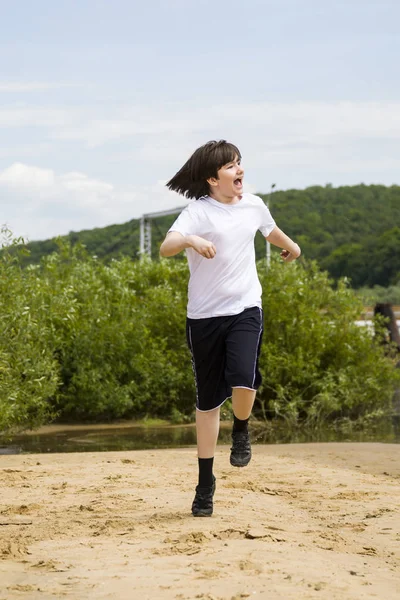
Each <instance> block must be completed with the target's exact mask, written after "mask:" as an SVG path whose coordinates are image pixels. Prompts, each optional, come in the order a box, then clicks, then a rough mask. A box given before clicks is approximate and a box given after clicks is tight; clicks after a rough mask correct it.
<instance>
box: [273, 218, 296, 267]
mask: <svg viewBox="0 0 400 600" xmlns="http://www.w3.org/2000/svg"><path fill="white" fill-rule="evenodd" d="M265 239H266V240H267V241H268V242H269V243H270V244H273V245H274V246H277V247H278V248H283V252H281V257H282V258H283V260H284V261H285V262H291V261H292V260H296V258H299V256H300V254H301V250H300V246H299V245H298V244H296V243H295V242H294V241H293V240H291V239H290V237H289V236H287V235H286V233H283V231H282V230H281V229H279V227H275V228H274V229H273V230H272V231H271V233H270V234H269V236H268V237H266V238H265Z"/></svg>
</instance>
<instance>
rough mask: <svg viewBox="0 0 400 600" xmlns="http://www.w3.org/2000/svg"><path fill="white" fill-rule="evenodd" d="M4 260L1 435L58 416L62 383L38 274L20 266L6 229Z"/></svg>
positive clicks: (0, 282) (0, 275) (0, 267)
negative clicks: (56, 401)
mask: <svg viewBox="0 0 400 600" xmlns="http://www.w3.org/2000/svg"><path fill="white" fill-rule="evenodd" d="M1 236H2V249H3V251H2V253H1V256H0V432H1V431H12V430H20V429H24V428H25V429H26V428H27V427H31V428H33V427H36V426H38V425H40V424H42V423H44V422H46V421H48V420H49V419H50V418H51V417H52V416H53V415H54V411H53V410H52V407H51V404H50V402H49V400H50V399H51V398H52V397H54V396H55V394H56V392H57V388H58V385H59V383H60V376H59V365H58V363H57V361H56V360H55V358H54V355H53V352H52V349H51V347H50V346H49V344H48V336H49V331H48V330H47V328H46V325H45V323H44V307H43V304H42V298H41V285H42V284H41V280H40V279H38V277H37V269H36V268H29V269H27V270H25V271H22V270H21V267H20V266H19V257H20V254H19V253H15V252H10V251H9V250H12V249H14V248H15V246H16V245H17V244H19V243H20V242H21V240H20V239H18V240H13V239H12V236H11V234H10V232H8V231H7V230H6V229H4V228H3V229H2V231H1Z"/></svg>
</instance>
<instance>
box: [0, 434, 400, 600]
mask: <svg viewBox="0 0 400 600" xmlns="http://www.w3.org/2000/svg"><path fill="white" fill-rule="evenodd" d="M215 462H216V469H215V473H216V476H217V491H216V495H215V511H214V515H213V517H212V518H210V519H194V518H193V517H192V516H191V515H190V505H191V501H192V499H193V490H194V486H195V484H196V481H195V478H196V473H195V465H196V455H195V449H193V448H186V449H174V450H172V449H171V450H151V451H128V452H105V453H104V452H103V453H92V452H88V453H71V454H50V455H46V454H40V455H38V454H36V455H16V456H3V457H1V463H0V485H1V488H2V497H1V504H0V559H1V560H0V600H5V599H7V600H16V599H17V598H29V600H31V599H32V600H33V599H36V598H40V599H43V600H48V599H49V600H50V599H55V598H61V597H63V598H64V597H65V598H71V599H76V598H79V600H86V599H88V600H89V599H92V598H96V599H99V600H100V599H115V600H128V599H129V600H131V599H132V598H136V597H138V598H141V599H142V600H147V599H149V600H150V599H152V600H153V599H158V598H161V599H163V600H164V599H165V600H170V599H171V600H172V599H177V600H182V599H184V600H186V599H187V600H192V599H193V600H194V599H195V598H200V599H203V600H206V599H208V600H212V599H217V600H231V599H232V598H234V599H239V598H247V597H252V598H268V599H275V598H276V599H282V600H283V599H284V600H290V599H293V600H295V599H296V600H301V599H308V598H320V599H321V598H322V599H324V600H328V599H329V600H336V599H337V600H344V599H346V600H347V599H354V600H363V599H370V598H371V599H372V598H375V599H376V598H379V599H381V598H382V599H383V598H384V599H385V600H391V599H393V600H394V599H395V598H398V597H399V593H400V528H399V519H398V514H399V509H400V487H399V483H400V446H399V445H395V444H368V443H367V444H353V443H348V444H336V443H332V444H292V445H271V446H261V445H259V446H255V447H254V458H253V461H252V463H251V465H250V466H249V467H248V468H246V469H242V470H239V469H234V468H233V467H231V466H230V465H229V449H228V447H226V446H218V450H217V455H216V461H215Z"/></svg>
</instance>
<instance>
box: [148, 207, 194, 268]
mask: <svg viewBox="0 0 400 600" xmlns="http://www.w3.org/2000/svg"><path fill="white" fill-rule="evenodd" d="M184 208H185V207H184V206H178V207H177V208H171V209H170V210H162V211H160V212H154V213H147V214H144V215H142V216H141V218H140V248H139V252H140V256H144V255H145V254H147V256H149V257H150V258H151V221H152V219H157V218H158V217H166V216H167V215H175V214H178V213H181V212H182V210H183V209H184Z"/></svg>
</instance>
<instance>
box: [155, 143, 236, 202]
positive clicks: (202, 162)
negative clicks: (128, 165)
mask: <svg viewBox="0 0 400 600" xmlns="http://www.w3.org/2000/svg"><path fill="white" fill-rule="evenodd" d="M236 157H237V158H238V159H239V160H240V159H241V158H242V157H241V154H240V152H239V149H238V148H237V147H236V146H234V144H230V143H229V142H227V141H225V140H219V141H218V142H216V141H211V142H207V144H204V146H200V148H197V150H196V151H195V152H194V153H193V154H192V156H191V157H190V158H189V160H187V161H186V162H185V164H184V165H183V167H182V168H181V169H180V170H179V171H178V172H177V173H176V174H175V175H174V176H173V177H172V179H170V180H169V181H168V183H167V184H166V186H167V187H168V188H169V189H170V190H172V191H174V192H178V193H179V194H183V195H184V196H186V198H196V200H197V198H201V196H207V195H208V193H209V191H210V190H209V185H208V182H207V179H209V178H210V177H218V170H219V169H220V168H221V167H223V166H224V165H226V164H228V163H229V162H231V161H233V160H235V158H236Z"/></svg>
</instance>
